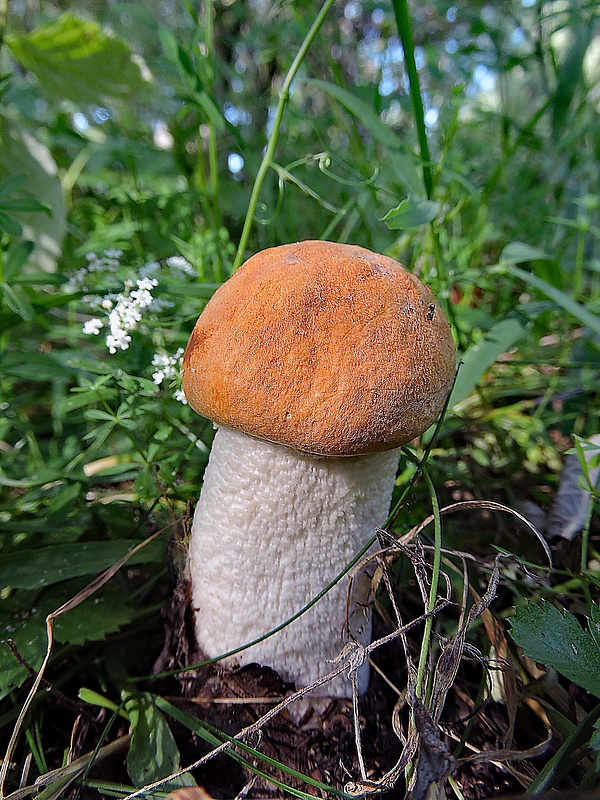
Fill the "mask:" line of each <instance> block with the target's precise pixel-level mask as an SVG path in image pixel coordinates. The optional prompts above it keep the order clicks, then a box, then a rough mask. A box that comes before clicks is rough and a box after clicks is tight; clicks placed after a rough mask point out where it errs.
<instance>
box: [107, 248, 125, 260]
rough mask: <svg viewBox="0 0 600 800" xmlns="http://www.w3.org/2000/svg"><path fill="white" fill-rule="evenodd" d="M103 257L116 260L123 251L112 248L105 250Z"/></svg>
mask: <svg viewBox="0 0 600 800" xmlns="http://www.w3.org/2000/svg"><path fill="white" fill-rule="evenodd" d="M104 255H105V256H106V257H107V258H111V259H112V258H114V259H116V260H118V259H119V258H121V256H122V255H123V251H122V250H119V248H118V247H112V248H110V249H109V250H105V251H104Z"/></svg>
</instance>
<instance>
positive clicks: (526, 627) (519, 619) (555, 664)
mask: <svg viewBox="0 0 600 800" xmlns="http://www.w3.org/2000/svg"><path fill="white" fill-rule="evenodd" d="M511 625H512V630H511V635H512V637H513V639H514V640H515V642H516V643H517V644H518V645H519V646H520V647H522V648H523V649H524V651H525V653H526V655H528V656H529V657H530V658H533V659H535V661H539V662H540V663H541V664H545V665H546V666H549V667H552V668H553V669H555V670H556V671H557V672H560V674H561V675H564V676H565V677H566V678H568V679H569V680H570V681H573V682H574V683H576V684H577V685H578V686H581V687H582V688H583V689H586V690H587V691H588V692H591V693H592V694H594V695H596V696H597V697H600V648H599V647H598V644H597V642H596V641H595V639H594V637H593V636H592V635H591V634H590V632H589V631H586V630H584V629H583V628H582V627H581V625H580V624H579V622H578V621H577V619H576V618H575V617H574V616H573V614H571V613H570V612H569V611H567V610H566V609H564V610H563V611H562V613H561V612H560V611H559V610H558V609H557V608H556V607H555V606H553V605H552V604H551V603H548V602H546V601H545V600H542V602H541V605H536V604H535V603H533V602H528V603H526V604H525V606H522V607H520V608H518V609H517V613H516V616H515V617H514V618H513V619H512V620H511Z"/></svg>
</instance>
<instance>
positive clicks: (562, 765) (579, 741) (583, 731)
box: [525, 704, 600, 795]
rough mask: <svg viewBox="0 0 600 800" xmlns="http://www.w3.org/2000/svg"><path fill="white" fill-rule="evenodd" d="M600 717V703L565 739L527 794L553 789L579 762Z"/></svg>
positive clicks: (531, 784) (532, 783)
mask: <svg viewBox="0 0 600 800" xmlns="http://www.w3.org/2000/svg"><path fill="white" fill-rule="evenodd" d="M599 719H600V704H598V705H597V706H595V707H594V708H593V709H592V710H591V711H590V712H589V713H588V714H586V715H585V717H583V719H582V720H581V722H580V723H579V724H578V725H577V727H576V728H575V730H574V731H573V733H572V734H571V735H570V736H569V737H568V738H567V739H565V741H564V742H563V743H562V744H561V746H560V747H559V748H558V750H557V751H556V753H555V754H554V755H553V756H552V758H551V759H550V760H549V761H548V762H547V764H545V765H544V767H543V768H542V770H541V771H540V772H539V773H538V775H537V776H536V777H535V778H534V780H533V781H532V782H531V783H530V784H529V786H528V787H527V789H526V790H525V794H527V795H530V794H533V795H535V794H539V793H540V792H544V791H547V790H549V789H551V788H552V787H553V786H554V785H555V784H556V783H557V782H558V781H559V780H560V779H561V778H562V777H564V776H565V775H566V774H567V773H568V772H569V771H570V770H571V769H572V768H573V767H574V766H575V765H576V764H578V763H579V761H580V760H581V758H582V757H583V756H584V755H585V753H586V752H587V750H588V747H589V741H590V738H591V736H592V734H593V733H594V729H595V727H596V725H597V724H598V720H599Z"/></svg>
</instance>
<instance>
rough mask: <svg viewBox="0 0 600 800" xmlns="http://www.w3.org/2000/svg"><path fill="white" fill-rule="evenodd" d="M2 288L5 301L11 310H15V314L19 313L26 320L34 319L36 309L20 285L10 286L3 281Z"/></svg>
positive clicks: (0, 287)
mask: <svg viewBox="0 0 600 800" xmlns="http://www.w3.org/2000/svg"><path fill="white" fill-rule="evenodd" d="M0 289H1V290H2V296H3V297H4V302H5V303H6V305H7V306H8V307H9V308H10V310H11V311H14V313H15V314H18V315H19V316H20V317H21V319H24V320H25V321H26V322H30V321H31V320H32V319H34V317H35V311H34V310H33V308H32V305H31V303H30V302H29V298H28V297H27V295H26V294H25V292H24V291H23V290H22V289H21V287H20V286H9V285H8V283H2V284H0Z"/></svg>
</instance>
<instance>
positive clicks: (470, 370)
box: [448, 313, 528, 408]
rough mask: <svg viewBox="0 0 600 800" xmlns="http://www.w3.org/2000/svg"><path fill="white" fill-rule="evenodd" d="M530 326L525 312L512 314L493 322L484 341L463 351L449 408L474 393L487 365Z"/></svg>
mask: <svg viewBox="0 0 600 800" xmlns="http://www.w3.org/2000/svg"><path fill="white" fill-rule="evenodd" d="M527 327H528V321H527V319H526V318H525V317H524V316H523V315H521V314H518V313H516V314H509V315H508V316H506V317H505V318H504V319H501V320H500V321H499V322H497V323H496V324H495V325H493V326H492V327H491V328H490V330H489V331H488V332H487V333H486V334H485V336H484V337H483V339H481V341H479V342H477V344H474V345H473V346H472V347H470V348H469V349H468V350H467V351H466V353H464V355H463V356H462V358H461V366H460V369H459V370H458V376H457V378H456V383H455V384H454V389H453V390H452V394H451V396H450V402H449V406H448V407H449V408H452V407H453V406H454V405H456V404H457V403H460V402H461V400H464V399H465V397H467V396H468V395H469V394H470V393H471V391H472V390H473V389H474V388H475V386H476V385H477V383H478V381H479V379H480V378H481V376H482V375H483V374H484V372H485V371H486V369H487V368H488V367H490V366H491V365H492V364H493V363H494V362H495V361H496V359H497V358H498V356H501V355H502V353H506V351H507V350H509V349H510V348H511V347H512V346H513V345H514V344H515V343H516V342H518V341H519V339H520V338H521V337H522V336H523V334H524V333H525V332H526V330H527Z"/></svg>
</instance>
